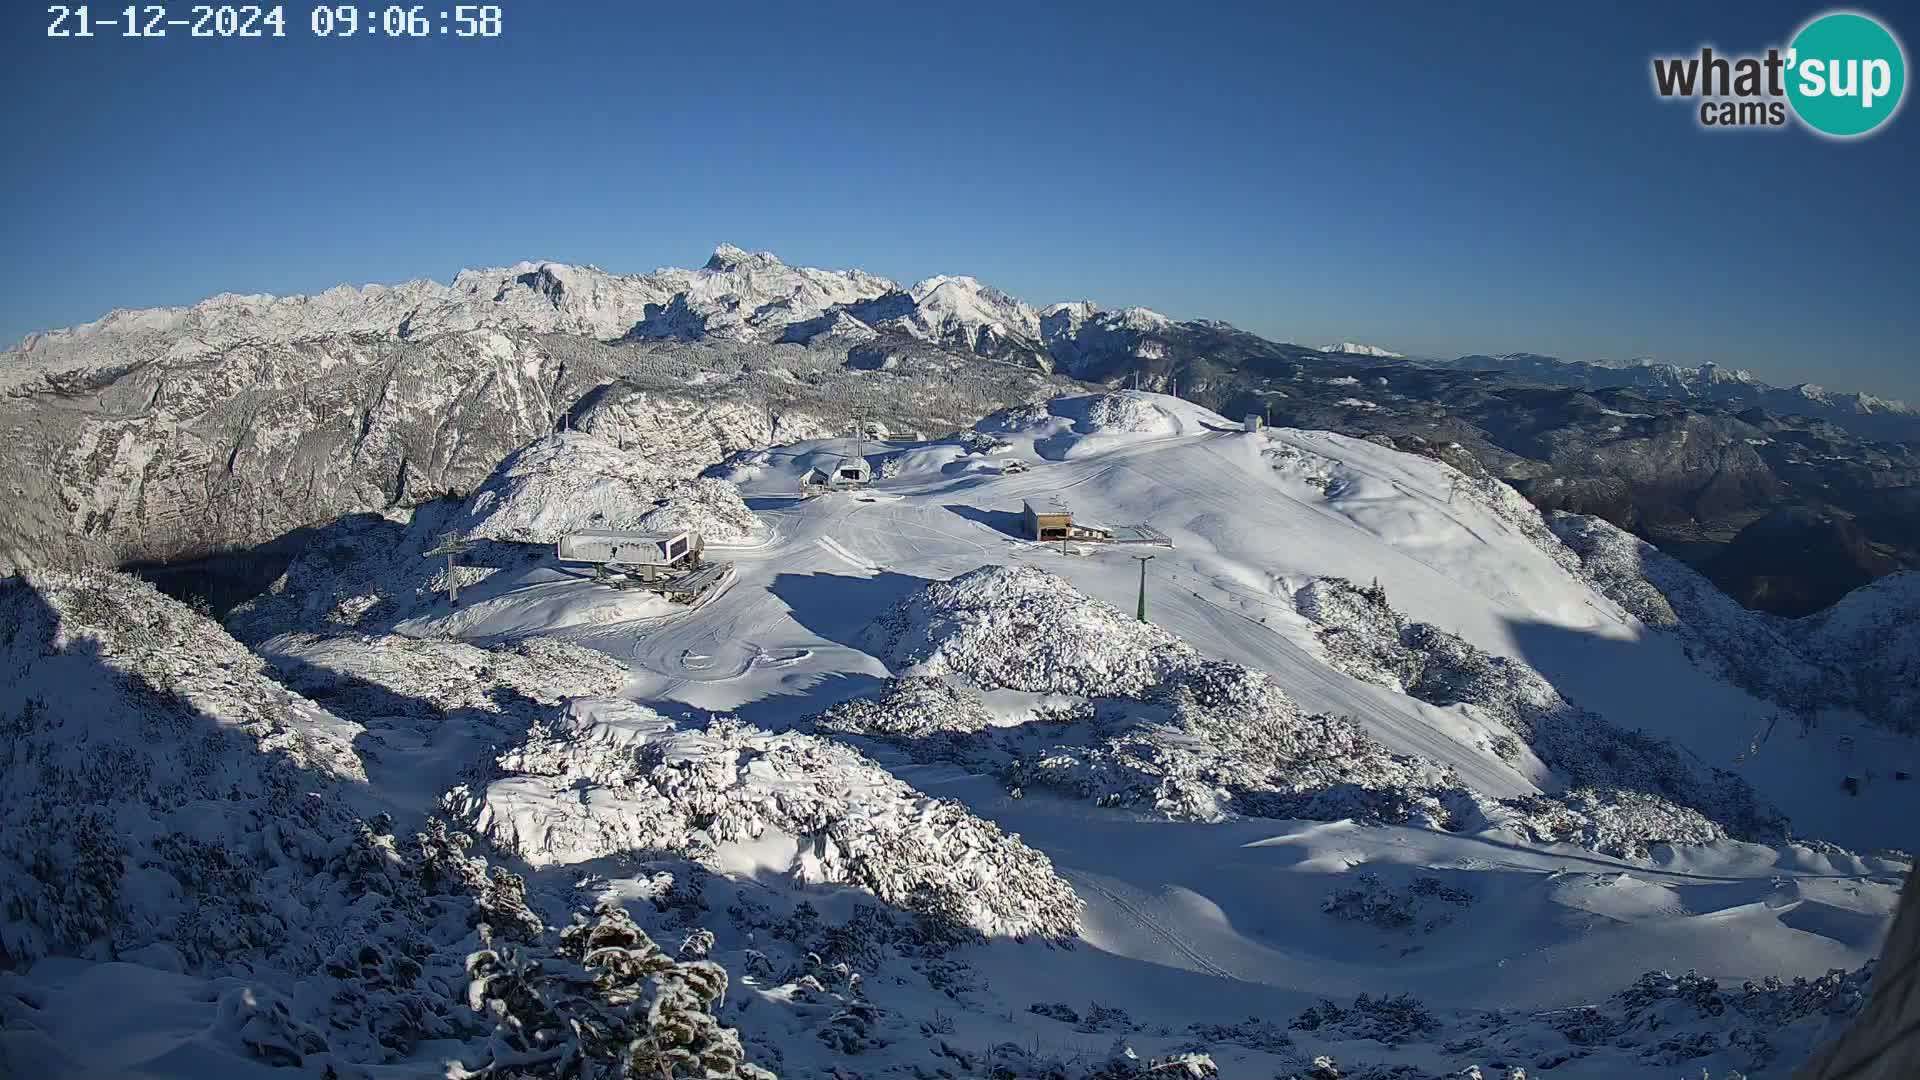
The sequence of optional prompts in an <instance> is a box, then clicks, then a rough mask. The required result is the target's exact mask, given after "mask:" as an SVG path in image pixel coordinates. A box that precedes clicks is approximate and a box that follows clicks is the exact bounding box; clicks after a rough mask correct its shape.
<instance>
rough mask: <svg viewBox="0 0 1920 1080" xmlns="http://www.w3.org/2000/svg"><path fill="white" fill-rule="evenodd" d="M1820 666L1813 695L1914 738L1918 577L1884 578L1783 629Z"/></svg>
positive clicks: (1919, 701)
mask: <svg viewBox="0 0 1920 1080" xmlns="http://www.w3.org/2000/svg"><path fill="white" fill-rule="evenodd" d="M1786 633H1787V635H1788V636H1789V637H1790V638H1791V639H1792V640H1793V641H1794V642H1795V643H1796V644H1797V645H1798V647H1799V649H1800V651H1801V653H1802V654H1803V655H1805V656H1807V657H1808V658H1809V659H1810V660H1812V661H1813V662H1815V663H1817V664H1819V665H1820V667H1821V673H1822V680H1821V684H1820V697H1821V698H1823V699H1824V700H1827V701H1833V702H1850V703H1851V704H1852V705H1853V706H1854V707H1855V708H1857V709H1859V710H1860V711H1861V712H1862V713H1863V714H1865V715H1866V716H1867V718H1868V719H1870V720H1873V721H1874V722H1875V723H1878V724H1882V725H1884V726H1886V727H1889V728H1892V729H1893V730H1895V731H1902V732H1906V733H1908V734H1920V573H1915V572H1913V571H1907V572H1905V573H1899V574H1890V575H1888V576H1886V577H1884V578H1881V579H1880V580H1878V581H1875V582H1873V583H1871V584H1868V585H1863V586H1861V587H1860V588H1858V589H1855V590H1854V591H1852V592H1850V593H1848V594H1847V595H1846V596H1843V597H1841V598H1840V600H1839V602H1837V603H1835V604H1834V605H1833V606H1832V607H1830V608H1828V609H1827V610H1825V611H1822V612H1820V613H1818V614H1815V615H1810V616H1808V617H1806V618H1804V619H1800V620H1797V621H1795V622H1793V623H1791V624H1789V625H1788V627H1787V630H1786Z"/></svg>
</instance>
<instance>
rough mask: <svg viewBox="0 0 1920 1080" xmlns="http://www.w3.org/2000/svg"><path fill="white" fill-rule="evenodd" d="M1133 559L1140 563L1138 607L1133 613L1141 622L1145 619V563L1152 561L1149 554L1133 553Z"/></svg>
mask: <svg viewBox="0 0 1920 1080" xmlns="http://www.w3.org/2000/svg"><path fill="white" fill-rule="evenodd" d="M1133 559H1134V561H1135V562H1137V563H1139V564H1140V607H1139V610H1138V611H1136V612H1135V613H1134V614H1135V615H1136V616H1137V617H1138V618H1139V619H1140V621H1141V622H1146V621H1147V564H1148V563H1150V562H1152V561H1153V556H1151V555H1135V556H1134V557H1133Z"/></svg>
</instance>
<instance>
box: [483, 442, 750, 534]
mask: <svg viewBox="0 0 1920 1080" xmlns="http://www.w3.org/2000/svg"><path fill="white" fill-rule="evenodd" d="M702 467H703V464H701V463H696V464H694V465H692V466H691V467H688V466H687V465H686V464H683V463H677V462H673V461H670V460H669V461H662V460H661V457H660V456H659V455H658V454H655V453H651V452H634V451H625V450H621V449H619V448H617V447H615V446H614V445H612V444H610V443H608V442H607V441H605V440H604V439H601V438H596V437H594V436H591V435H572V434H565V433H562V434H555V435H549V436H547V437H546V438H544V439H541V440H538V441H536V442H533V443H530V444H528V445H527V446H524V447H522V448H521V449H519V450H516V451H515V452H514V453H513V456H511V457H509V458H508V459H507V460H506V461H505V462H503V463H502V464H501V466H500V469H499V470H498V471H497V472H495V473H494V475H493V476H492V477H490V478H488V480H487V482H486V483H484V484H482V485H481V486H480V489H479V490H478V491H475V492H474V493H473V496H472V497H471V498H469V499H468V500H467V505H466V507H465V512H464V515H463V517H462V518H461V519H460V521H459V523H458V524H457V525H456V529H457V530H458V535H459V536H460V537H461V538H462V539H466V540H509V541H514V542H518V543H524V544H552V543H554V542H556V541H558V540H559V539H560V538H561V537H562V536H565V535H566V534H568V533H572V532H578V531H580V530H582V529H620V530H626V531H631V532H655V531H662V530H666V529H672V528H692V529H698V530H700V531H701V533H702V534H703V535H704V536H705V537H706V538H707V539H708V540H709V541H712V542H716V543H722V544H728V543H741V542H746V541H750V540H753V539H755V538H757V537H758V535H759V533H760V531H761V527H760V522H759V519H757V518H755V517H754V516H753V511H751V510H748V509H747V506H746V504H745V503H743V502H741V500H740V491H739V489H738V488H735V487H734V486H733V485H732V484H728V483H725V482H723V481H719V480H706V479H699V478H696V477H695V475H694V474H695V473H697V472H698V471H699V470H700V468H702Z"/></svg>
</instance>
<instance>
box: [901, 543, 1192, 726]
mask: <svg viewBox="0 0 1920 1080" xmlns="http://www.w3.org/2000/svg"><path fill="white" fill-rule="evenodd" d="M867 634H868V636H867V642H868V645H869V648H870V650H871V651H872V652H873V653H874V655H875V656H878V657H879V658H880V659H881V660H883V661H885V662H886V663H887V664H888V665H889V666H890V667H893V668H894V669H895V670H903V669H906V670H909V671H910V672H912V673H918V674H928V675H945V674H961V675H965V676H967V677H968V678H970V679H972V680H973V681H974V682H975V683H976V684H977V685H979V686H981V687H983V688H987V689H996V688H1001V687H1006V688H1011V689H1014V690H1031V691H1039V692H1050V693H1067V694H1081V695H1094V694H1121V695H1137V694H1140V693H1142V692H1143V691H1145V690H1146V689H1147V688H1148V687H1150V686H1152V685H1154V684H1155V683H1158V682H1160V681H1161V680H1163V679H1165V678H1166V677H1167V676H1168V675H1170V674H1172V673H1173V672H1174V671H1177V670H1179V669H1181V668H1183V667H1186V666H1188V665H1190V664H1192V663H1193V662H1194V661H1195V660H1196V659H1197V657H1196V655H1195V653H1194V652H1193V650H1192V649H1191V648H1190V647H1188V646H1187V645H1185V644H1184V643H1182V642H1180V641H1179V640H1178V639H1177V638H1175V637H1174V636H1173V635H1171V634H1169V633H1167V632H1166V631H1165V630H1162V629H1160V628H1159V627H1157V626H1154V625H1152V624H1151V623H1143V622H1140V621H1138V620H1136V619H1134V618H1133V617H1132V616H1129V615H1124V614H1122V613H1121V612H1119V611H1118V610H1116V609H1114V608H1113V607H1111V606H1109V605H1107V604H1104V603H1101V602H1100V601H1098V600H1094V599H1092V598H1090V597H1088V596H1085V595H1083V594H1081V593H1080V592H1079V591H1078V590H1076V589H1074V587H1073V586H1072V585H1070V584H1068V583H1067V581H1066V580H1065V579H1064V578H1061V577H1059V576H1058V575H1055V574H1050V573H1048V572H1047V571H1045V570H1040V569H1038V568H1035V567H1031V566H983V567H981V568H980V569H978V570H972V571H969V572H967V573H965V574H961V575H960V576H959V577H956V578H954V579H952V580H950V581H941V582H935V583H933V584H931V585H929V586H927V587H926V588H924V589H921V590H919V591H917V592H914V593H912V594H910V595H908V596H907V597H905V598H904V599H902V600H901V601H900V602H899V603H897V604H896V605H894V607H893V608H892V609H890V610H889V611H887V612H886V613H885V614H883V615H881V616H880V618H879V619H877V620H875V622H874V624H873V626H872V627H871V628H869V630H868V632H867Z"/></svg>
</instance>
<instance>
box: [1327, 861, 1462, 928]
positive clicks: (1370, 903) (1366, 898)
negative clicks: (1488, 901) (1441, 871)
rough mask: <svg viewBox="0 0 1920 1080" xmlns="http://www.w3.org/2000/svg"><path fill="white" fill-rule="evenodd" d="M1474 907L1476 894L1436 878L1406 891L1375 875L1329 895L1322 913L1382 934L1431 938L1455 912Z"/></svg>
mask: <svg viewBox="0 0 1920 1080" xmlns="http://www.w3.org/2000/svg"><path fill="white" fill-rule="evenodd" d="M1472 903H1473V894H1472V893H1470V892H1468V891H1466V890H1465V889H1456V888H1453V887H1452V886H1449V885H1448V884H1447V883H1446V882H1444V881H1441V880H1440V879H1439V878H1437V877H1433V876H1432V875H1428V874H1422V875H1419V876H1417V877H1415V878H1414V879H1413V880H1412V881H1409V882H1408V883H1407V884H1406V886H1405V887H1403V888H1398V889H1396V888H1394V887H1392V886H1390V885H1388V884H1387V883H1386V882H1385V881H1383V880H1381V878H1380V875H1378V874H1375V873H1373V872H1371V871H1367V872H1364V873H1362V874H1361V875H1360V876H1359V877H1358V878H1356V879H1354V884H1353V885H1352V886H1349V887H1343V888H1338V889H1335V890H1334V891H1332V892H1330V893H1328V894H1327V898H1326V900H1325V901H1323V902H1322V903H1321V905H1320V910H1322V911H1324V912H1326V913H1327V914H1329V915H1332V916H1333V917H1335V918H1337V919H1349V920H1353V921H1356V922H1364V923H1368V924H1369V925H1372V926H1376V927H1379V928H1380V929H1382V930H1402V931H1405V930H1415V929H1417V930H1419V931H1420V932H1422V933H1427V934H1430V933H1432V932H1434V931H1435V930H1438V929H1439V928H1440V927H1442V926H1445V925H1446V924H1447V923H1449V922H1451V921H1453V913H1454V911H1456V910H1458V909H1460V908H1464V907H1466V906H1468V905H1470V904H1472Z"/></svg>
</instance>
